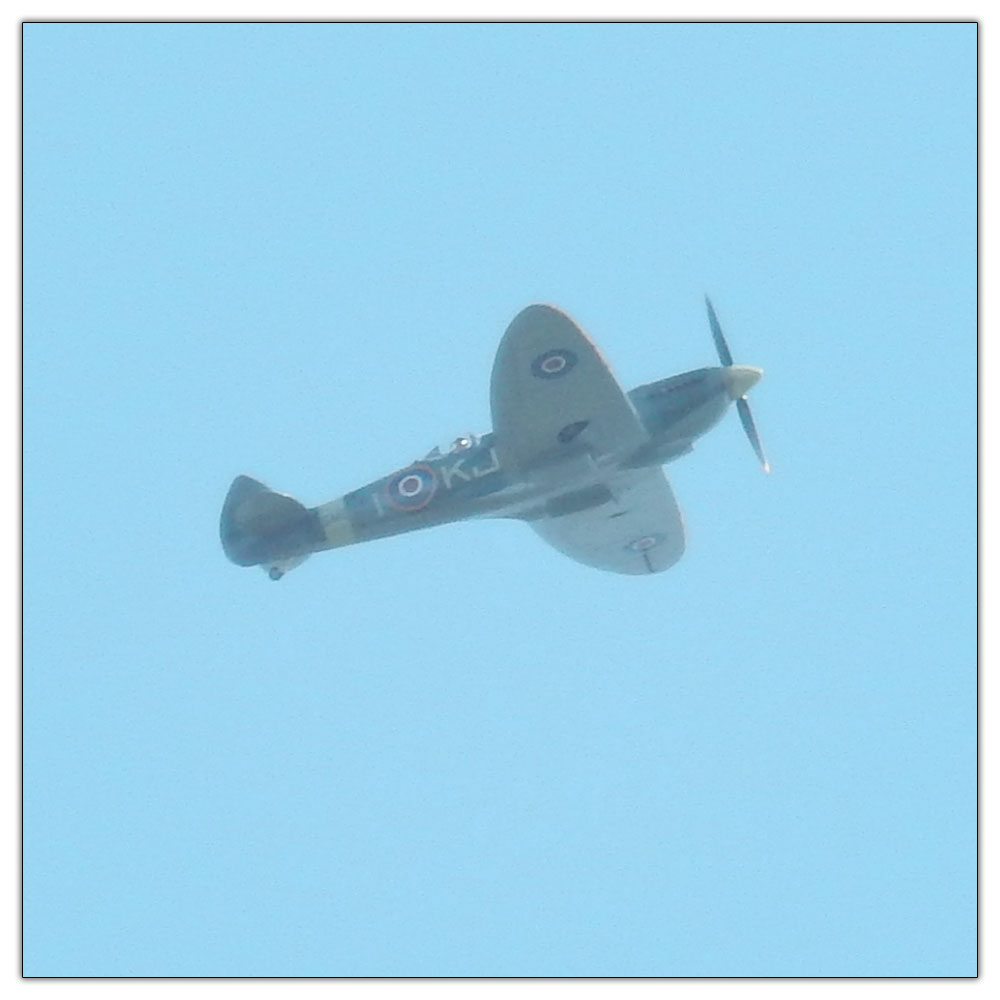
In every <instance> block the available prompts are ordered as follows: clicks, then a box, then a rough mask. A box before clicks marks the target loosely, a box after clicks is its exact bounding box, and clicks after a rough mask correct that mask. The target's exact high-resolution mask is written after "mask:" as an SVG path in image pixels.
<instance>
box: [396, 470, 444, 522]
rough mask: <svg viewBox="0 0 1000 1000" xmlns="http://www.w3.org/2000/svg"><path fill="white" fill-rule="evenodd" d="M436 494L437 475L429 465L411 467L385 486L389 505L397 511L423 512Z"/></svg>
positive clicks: (399, 473)
mask: <svg viewBox="0 0 1000 1000" xmlns="http://www.w3.org/2000/svg"><path fill="white" fill-rule="evenodd" d="M436 492H437V474H436V473H435V472H434V470H433V469H432V468H431V467H430V466H429V465H411V466H410V467H409V468H408V469H403V471H402V472H397V473H396V475H394V476H392V477H391V478H390V479H389V481H388V482H387V483H386V484H385V495H386V498H387V499H388V501H389V503H391V504H392V505H393V507H395V508H397V509H398V510H407V511H414V510H423V509H424V507H426V506H427V505H428V504H429V503H430V502H431V498H432V497H433V496H434V494H435V493H436Z"/></svg>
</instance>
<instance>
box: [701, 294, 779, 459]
mask: <svg viewBox="0 0 1000 1000" xmlns="http://www.w3.org/2000/svg"><path fill="white" fill-rule="evenodd" d="M705 305H706V306H708V322H709V325H710V326H711V327H712V339H713V340H714V341H715V349H716V351H718V352H719V360H720V361H721V362H722V364H723V367H725V368H730V369H732V376H733V383H734V384H736V385H741V384H745V385H746V387H747V389H749V388H750V386H752V385H753V384H754V383H755V382H756V381H757V379H759V378H760V376H761V374H762V373H761V371H760V369H751V368H744V367H743V366H741V365H733V356H732V354H731V353H730V351H729V345H728V344H727V343H726V338H725V337H724V336H723V335H722V327H721V326H720V325H719V317H718V316H716V315H715V310H714V309H713V308H712V300H711V299H710V298H709V297H708V296H707V295H706V296H705ZM751 373H753V374H751ZM741 380H742V381H741ZM736 410H737V412H738V413H739V415H740V422H741V423H742V424H743V430H745V431H746V434H747V437H748V438H749V439H750V444H751V445H752V446H753V450H754V452H755V453H756V455H757V458H759V459H760V464H761V466H763V469H764V471H765V472H770V471H771V466H770V465H768V464H767V459H766V458H765V457H764V446H763V445H762V444H761V443H760V435H759V434H758V433H757V425H756V424H755V423H754V422H753V414H752V413H751V412H750V404H749V402H747V397H746V392H745V390H744V391H743V392H741V393H740V394H739V396H738V397H737V399H736Z"/></svg>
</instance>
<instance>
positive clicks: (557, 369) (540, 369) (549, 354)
mask: <svg viewBox="0 0 1000 1000" xmlns="http://www.w3.org/2000/svg"><path fill="white" fill-rule="evenodd" d="M575 364H576V355H575V354H574V353H573V352H572V351H566V350H561V349H560V350H555V351H546V352H545V353H544V354H539V355H538V357H537V358H535V360H534V361H532V362H531V374H532V375H534V376H535V377H536V378H559V377H561V376H562V375H565V374H566V373H567V372H569V370H570V369H571V368H572V367H573V365H575Z"/></svg>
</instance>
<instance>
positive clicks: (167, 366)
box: [23, 24, 976, 976]
mask: <svg viewBox="0 0 1000 1000" xmlns="http://www.w3.org/2000/svg"><path fill="white" fill-rule="evenodd" d="M975 58H976V29H975V26H974V25H968V24H966V25H929V24H912V25H876V24H863V25H844V24H840V25H821V24H809V25H693V24H673V25H633V26H607V25H584V26H568V25H555V26H552V25H550V26H546V25H477V26H449V25H437V26H433V25H429V26H400V25H397V26H386V25H381V26H361V25H284V26H282V25H243V26H241V25H208V24H197V25H156V24H136V25H113V24H92V25H75V26H74V25H54V24H34V25H28V26H26V27H25V29H24V688H23V690H24V723H23V735H24V814H23V815H24V971H25V973H26V974H27V975H31V976H67V975H75V976H81V975H87V976H127V975H144V976H179V975H186V976H235V975H242V976H428V975H438V976H819V975H824V976H848V975H849V976H908V975H909V976H913V975H922V976H956V975H971V974H974V973H975V970H976V964H975V962H976V937H975V933H976V925H975V920H976V910H975V904H976V868H975V845H976V797H975V792H976V786H975V782H976V771H975V765H976V733H975V727H976V684H975V681H976V647H975V621H976V618H975V615H976V607H975V601H976V589H975V588H976V576H975V569H976V524H975V509H976V507H975V505H976V465H975V441H976V410H975V398H976V383H975V375H976V104H975V99H976V62H975ZM706 291H708V292H710V293H711V294H712V296H713V299H714V301H715V304H716V307H717V309H718V312H719V314H720V318H721V320H722V322H723V326H724V328H725V330H726V332H727V334H728V336H729V340H730V344H731V346H732V348H733V353H734V355H735V356H736V360H737V361H739V362H744V363H748V364H756V365H760V366H762V367H763V368H764V369H765V370H766V375H765V378H764V379H763V381H762V382H761V383H760V385H759V386H758V387H757V388H756V389H755V390H754V392H753V402H754V410H755V414H756V417H757V422H758V425H759V428H760V431H761V434H762V436H763V439H764V444H765V447H766V449H767V451H768V454H769V457H770V459H771V462H772V465H773V467H774V472H773V474H772V475H771V476H765V475H763V474H762V473H761V471H760V469H759V468H758V467H757V465H756V463H755V459H754V457H753V454H752V452H751V450H750V447H749V445H748V444H747V442H746V440H745V438H744V437H743V435H742V432H741V430H740V427H739V423H738V421H737V419H736V417H735V414H732V415H730V416H728V417H727V419H726V420H725V421H724V422H723V424H722V425H721V426H720V427H719V428H717V429H716V430H715V431H713V432H712V433H711V434H710V435H709V436H708V437H706V438H704V439H703V440H702V441H701V442H700V443H699V444H698V446H697V447H696V450H695V452H694V453H693V454H692V455H689V456H687V457H686V458H684V459H682V460H681V461H679V462H678V463H675V464H672V465H671V466H668V469H667V471H668V475H669V476H670V479H671V481H672V484H673V486H674V490H675V492H676V494H677V497H678V500H679V502H680V504H681V506H682V508H683V510H684V513H685V518H686V523H687V528H688V550H687V553H686V554H685V556H684V558H683V560H682V561H681V562H680V563H679V564H678V565H677V566H676V567H675V568H674V569H672V570H670V571H669V572H668V573H665V574H663V575H659V576H654V577H642V578H629V577H620V576H616V575H612V574H604V573H601V572H599V571H596V570H592V569H588V568H586V567H583V566H581V565H578V564H576V563H574V562H572V561H570V560H568V559H566V558H565V557H563V556H561V555H560V554H559V553H557V552H556V551H555V550H552V549H550V548H548V547H547V546H545V545H544V544H543V543H542V542H541V541H540V540H539V539H538V538H537V537H536V536H535V535H534V533H533V532H531V531H530V530H529V529H528V528H527V527H525V526H524V525H521V524H518V523H514V522H501V521H496V522H469V523H464V524H457V525H449V526H444V527H441V528H437V529H433V530H431V531H427V532H422V533H414V534H411V535H404V536H400V537H397V538H394V539H388V540H384V541H380V542H374V543H372V544H370V545H362V546H357V547H354V548H348V549H344V550H340V551H336V552H331V553H324V554H321V555H318V556H315V557H314V558H312V559H311V560H310V561H308V562H307V563H306V564H305V565H304V566H302V567H301V568H299V569H297V570H295V571H294V572H293V573H292V574H291V575H289V576H288V577H287V578H286V579H285V580H283V581H282V582H281V583H279V584H273V583H271V582H270V581H269V580H267V579H266V577H265V576H264V575H263V574H262V573H261V572H260V571H259V570H256V569H253V570H245V569H238V568H236V567H234V566H232V565H230V564H229V563H227V562H226V560H225V558H224V557H223V555H222V552H221V548H220V545H219V541H218V535H217V521H218V513H219V509H220V506H221V503H222V499H223V496H224V495H225V492H226V489H227V488H228V486H229V483H230V481H231V479H232V478H233V476H235V475H236V474H238V473H246V474H249V475H253V476H255V477H257V478H259V479H261V480H263V481H265V482H267V483H268V484H270V485H272V486H273V487H275V488H277V489H280V490H283V491H288V492H290V493H292V494H294V495H296V496H298V497H299V498H300V499H301V500H303V501H304V502H305V503H307V504H309V505H314V504H317V503H320V502H323V501H326V500H329V499H331V498H333V497H335V496H337V495H339V494H341V493H344V492H346V491H348V490H350V489H353V488H355V487H357V486H359V485H362V484H363V483H366V482H368V481H370V480H372V479H375V478H377V477H379V476H381V475H384V474H386V473H388V472H390V471H392V470H394V469H396V468H399V467H401V466H404V465H406V464H407V463H408V462H409V461H411V460H412V459H414V458H416V457H418V456H419V455H422V454H423V453H425V452H426V451H428V450H429V449H430V448H431V446H433V445H434V444H437V443H445V442H447V441H449V440H451V439H452V438H454V437H455V436H457V435H458V434H459V433H462V432H465V431H484V430H486V429H488V428H489V422H490V418H489V406H488V380H489V374H490V368H491V365H492V360H493V353H494V351H495V348H496V345H497V343H498V341H499V338H500V336H501V335H502V333H503V330H504V328H505V327H506V325H507V323H508V322H509V320H510V319H511V318H512V317H513V316H514V314H515V313H516V312H517V311H518V310H519V309H520V308H522V307H523V306H524V305H526V304H528V303H530V302H533V301H548V302H552V303H555V304H557V305H559V306H560V307H562V308H564V309H565V310H567V311H568V312H569V313H570V314H571V315H572V316H574V317H575V318H576V319H577V320H578V321H579V322H580V323H581V324H582V325H583V326H584V328H585V329H587V330H588V331H589V332H590V333H591V335H592V336H593V337H594V338H595V339H596V340H597V341H598V343H599V344H600V345H601V347H602V349H603V350H604V352H605V354H606V355H607V356H608V358H609V359H610V361H611V363H612V365H613V366H614V368H615V371H616V373H617V374H618V376H619V377H620V379H621V381H622V382H623V384H624V385H625V386H626V387H629V388H630V387H632V386H634V385H636V384H638V383H641V382H645V381H650V380H653V379H655V378H658V377H662V376H665V375H668V374H673V373H675V372H678V371H682V370H684V369H686V368H691V367H697V366H700V365H704V364H713V363H715V355H714V351H713V348H712V343H711V339H710V335H709V330H708V324H707V321H706V318H705V315H704V306H703V303H702V295H703V293H704V292H706Z"/></svg>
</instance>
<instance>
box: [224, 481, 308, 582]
mask: <svg viewBox="0 0 1000 1000" xmlns="http://www.w3.org/2000/svg"><path fill="white" fill-rule="evenodd" d="M219 535H220V537H221V539H222V548H223V551H224V552H225V553H226V556H227V557H228V558H229V559H230V561H232V562H234V563H236V565H237V566H257V565H262V566H263V567H264V568H265V569H266V570H268V573H269V575H270V576H271V578H272V579H274V580H277V579H279V578H280V577H281V576H282V575H283V574H284V573H285V572H286V571H287V570H288V569H291V568H292V567H293V566H297V565H298V564H299V563H300V562H302V561H303V560H304V559H305V557H306V556H307V555H309V553H310V552H313V551H314V550H315V549H316V548H317V547H321V546H322V545H323V544H324V540H325V536H324V534H323V529H322V528H321V527H320V523H319V519H318V517H317V516H316V512H315V511H314V510H308V509H307V508H306V507H304V506H303V505H302V504H301V503H299V501H298V500H296V499H295V498H294V497H290V496H288V495H287V494H286V493H276V492H275V491H274V490H271V489H268V487H266V486H265V485H264V484H263V483H258V482H257V480H256V479H251V478H250V477H249V476H237V477H236V478H235V479H234V480H233V484H232V486H230V487H229V492H228V493H227V494H226V500H225V503H223V505H222V517H221V518H220V521H219Z"/></svg>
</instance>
